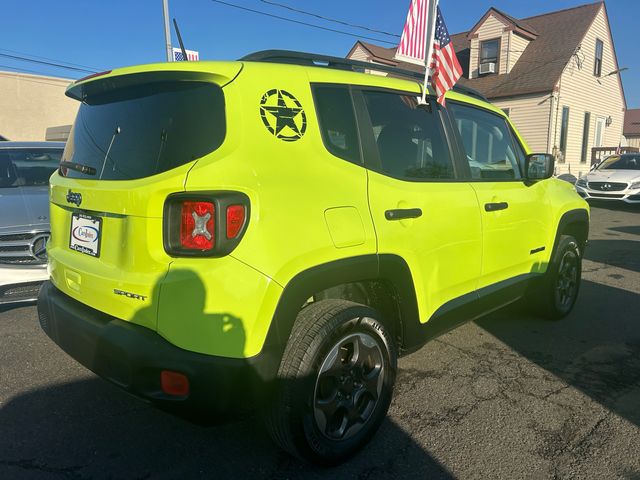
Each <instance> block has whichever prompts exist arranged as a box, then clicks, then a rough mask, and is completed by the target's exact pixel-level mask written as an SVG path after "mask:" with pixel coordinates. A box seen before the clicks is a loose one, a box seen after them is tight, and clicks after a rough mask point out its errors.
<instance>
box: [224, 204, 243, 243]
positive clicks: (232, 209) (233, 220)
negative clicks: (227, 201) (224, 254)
mask: <svg viewBox="0 0 640 480" xmlns="http://www.w3.org/2000/svg"><path fill="white" fill-rule="evenodd" d="M244 217H245V208H244V205H229V206H228V207H227V238H229V239H232V238H236V237H237V236H238V234H239V233H240V230H242V226H243V225H244Z"/></svg>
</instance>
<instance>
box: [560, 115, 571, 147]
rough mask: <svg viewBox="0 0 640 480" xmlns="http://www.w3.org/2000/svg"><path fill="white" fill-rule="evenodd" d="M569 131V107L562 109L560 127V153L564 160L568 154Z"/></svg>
mask: <svg viewBox="0 0 640 480" xmlns="http://www.w3.org/2000/svg"><path fill="white" fill-rule="evenodd" d="M568 130H569V107H562V124H561V127H560V151H561V152H562V156H563V158H564V157H565V156H566V154H567V133H568Z"/></svg>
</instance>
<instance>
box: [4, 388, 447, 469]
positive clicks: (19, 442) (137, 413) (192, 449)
mask: <svg viewBox="0 0 640 480" xmlns="http://www.w3.org/2000/svg"><path fill="white" fill-rule="evenodd" d="M0 429H1V431H2V435H0V452H2V454H1V455H0V472H2V471H4V472H5V473H2V474H1V475H0V476H1V477H2V478H3V479H8V478H24V476H25V475H27V474H29V473H30V474H45V475H46V476H56V475H59V476H60V477H70V478H105V477H107V478H192V477H196V476H206V477H211V478H216V479H218V478H233V479H239V478H297V477H300V478H302V477H304V478H305V479H308V478H319V479H321V478H330V479H335V478H363V479H375V478H388V477H389V476H394V477H396V478H416V479H417V478H434V479H436V478H442V479H448V478H453V477H452V475H451V474H450V473H449V472H447V470H446V469H445V468H444V467H443V466H442V465H440V464H439V463H438V462H437V461H436V460H434V459H433V458H432V457H431V456H430V455H429V454H428V453H427V452H425V451H423V450H422V448H421V447H420V446H419V445H417V444H416V443H414V442H413V440H412V439H411V437H410V436H409V435H408V434H407V433H405V432H404V431H403V430H402V429H400V428H399V427H397V426H396V425H395V424H394V423H393V422H392V421H391V420H388V419H387V420H386V421H385V423H384V424H383V426H382V428H381V429H380V431H379V432H378V434H377V435H376V437H374V439H373V441H372V442H371V443H370V444H369V445H368V446H366V447H365V448H364V450H363V451H362V452H360V454H358V455H357V456H356V457H355V458H354V459H353V460H351V461H350V462H347V463H346V464H344V465H341V466H339V467H335V468H332V469H322V468H318V467H313V466H310V465H307V464H304V463H302V462H299V461H298V460H295V459H293V458H291V457H290V456H288V455H287V454H285V453H283V452H280V451H279V450H278V449H277V448H276V447H275V446H274V445H273V444H272V443H271V440H270V439H269V437H268V435H267V433H266V431H265V430H264V428H263V427H262V423H261V421H260V419H259V418H257V416H253V415H247V416H245V417H244V418H241V419H236V420H234V421H228V422H226V423H223V424H221V425H217V426H213V427H212V426H201V425H197V424H193V423H190V422H187V421H185V420H183V419H181V418H179V417H175V416H173V415H169V414H167V413H164V412H162V411H160V410H157V409H155V408H153V407H151V406H150V405H147V404H145V403H142V402H141V401H139V400H138V399H135V398H132V397H130V396H128V395H127V394H126V393H124V392H122V391H120V390H118V389H117V388H115V387H113V386H111V385H110V384H108V383H107V382H105V381H103V380H100V379H89V380H85V381H79V382H73V383H67V384H62V385H54V386H51V387H49V388H45V389H39V390H35V391H32V392H29V393H26V394H21V395H19V396H17V397H14V398H13V399H11V400H10V401H8V402H7V403H6V404H5V405H3V406H2V408H1V409H0Z"/></svg>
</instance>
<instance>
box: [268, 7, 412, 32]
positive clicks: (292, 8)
mask: <svg viewBox="0 0 640 480" xmlns="http://www.w3.org/2000/svg"><path fill="white" fill-rule="evenodd" d="M260 1H261V2H262V3H266V4H267V5H273V6H276V7H280V8H285V9H287V10H291V11H292V12H296V13H300V14H302V15H307V16H309V17H315V18H319V19H320V20H325V21H327V22H333V23H338V24H340V25H344V26H346V27H352V28H359V29H361V30H367V31H369V32H372V33H380V34H382V35H388V36H390V37H396V38H400V35H397V34H395V33H389V32H385V31H383V30H376V29H374V28H369V27H365V26H364V25H355V24H353V23H348V22H345V21H343V20H337V19H335V18H329V17H325V16H322V15H319V14H317V13H312V12H307V11H305V10H299V9H297V8H294V7H290V6H289V5H285V4H283V3H278V2H270V1H269V0H260Z"/></svg>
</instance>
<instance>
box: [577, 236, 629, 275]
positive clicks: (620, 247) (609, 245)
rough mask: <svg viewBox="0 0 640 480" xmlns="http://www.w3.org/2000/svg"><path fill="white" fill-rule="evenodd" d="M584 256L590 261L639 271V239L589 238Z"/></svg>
mask: <svg viewBox="0 0 640 480" xmlns="http://www.w3.org/2000/svg"><path fill="white" fill-rule="evenodd" d="M584 258H585V259H586V260H591V261H592V262H598V263H604V264H606V265H610V266H612V267H618V268H623V269H625V270H631V271H634V272H640V241H633V240H617V239H616V240H589V247H588V248H587V249H586V251H585V255H584Z"/></svg>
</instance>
